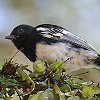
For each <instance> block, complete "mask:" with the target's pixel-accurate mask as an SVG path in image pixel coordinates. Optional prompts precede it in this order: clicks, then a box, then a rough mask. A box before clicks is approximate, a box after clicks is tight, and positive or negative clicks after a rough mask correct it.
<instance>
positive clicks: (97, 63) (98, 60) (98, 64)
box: [93, 54, 100, 67]
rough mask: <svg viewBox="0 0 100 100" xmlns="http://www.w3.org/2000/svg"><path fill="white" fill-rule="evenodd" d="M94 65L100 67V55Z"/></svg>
mask: <svg viewBox="0 0 100 100" xmlns="http://www.w3.org/2000/svg"><path fill="white" fill-rule="evenodd" d="M93 61H94V64H95V65H97V66H99V67H100V54H99V55H98V57H97V58H96V59H94V60H93Z"/></svg>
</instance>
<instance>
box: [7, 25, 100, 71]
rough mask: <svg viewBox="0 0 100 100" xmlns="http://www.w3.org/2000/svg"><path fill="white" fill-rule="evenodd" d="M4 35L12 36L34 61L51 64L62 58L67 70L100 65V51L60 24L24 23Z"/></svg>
mask: <svg viewBox="0 0 100 100" xmlns="http://www.w3.org/2000/svg"><path fill="white" fill-rule="evenodd" d="M5 39H10V40H11V41H12V42H13V44H14V45H15V47H16V48H17V49H18V50H20V51H21V52H22V53H24V55H25V56H26V57H27V58H28V59H29V60H30V61H32V62H34V61H36V60H37V59H40V60H43V61H46V62H47V63H48V64H52V63H54V62H56V61H57V60H61V61H63V62H64V64H63V68H64V69H65V70H66V72H71V71H75V70H77V69H80V68H92V67H94V66H95V67H98V68H100V53H99V52H98V51H97V50H96V49H95V48H94V47H93V46H92V45H90V44H89V43H88V42H87V41H85V40H84V39H82V38H81V37H79V36H77V35H75V34H73V33H71V32H70V31H68V30H67V29H65V28H63V27H61V26H58V25H52V24H40V25H37V26H36V27H33V26H31V25H26V24H21V25H18V26H17V27H15V28H14V29H13V30H12V32H11V34H10V35H9V36H6V37H5Z"/></svg>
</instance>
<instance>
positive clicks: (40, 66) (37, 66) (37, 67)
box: [33, 60, 46, 73]
mask: <svg viewBox="0 0 100 100" xmlns="http://www.w3.org/2000/svg"><path fill="white" fill-rule="evenodd" d="M33 70H34V71H35V72H40V73H42V72H44V71H45V70H46V66H45V63H44V62H43V61H41V60H37V61H35V62H34V63H33Z"/></svg>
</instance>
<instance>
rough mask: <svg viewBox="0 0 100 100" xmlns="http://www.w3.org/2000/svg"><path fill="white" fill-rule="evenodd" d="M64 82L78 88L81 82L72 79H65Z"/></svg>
mask: <svg viewBox="0 0 100 100" xmlns="http://www.w3.org/2000/svg"><path fill="white" fill-rule="evenodd" d="M65 82H66V83H67V84H68V85H70V86H71V87H72V88H77V89H80V88H81V87H82V85H81V83H78V82H76V81H75V80H73V79H68V80H65Z"/></svg>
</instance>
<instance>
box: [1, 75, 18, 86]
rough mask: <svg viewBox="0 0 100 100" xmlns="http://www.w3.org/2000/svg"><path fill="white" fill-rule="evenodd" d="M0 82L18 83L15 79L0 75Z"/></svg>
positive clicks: (11, 84) (6, 83) (7, 84)
mask: <svg viewBox="0 0 100 100" xmlns="http://www.w3.org/2000/svg"><path fill="white" fill-rule="evenodd" d="M0 83H1V84H4V85H6V86H16V85H18V82H17V81H16V80H15V79H11V78H10V77H0Z"/></svg>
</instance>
